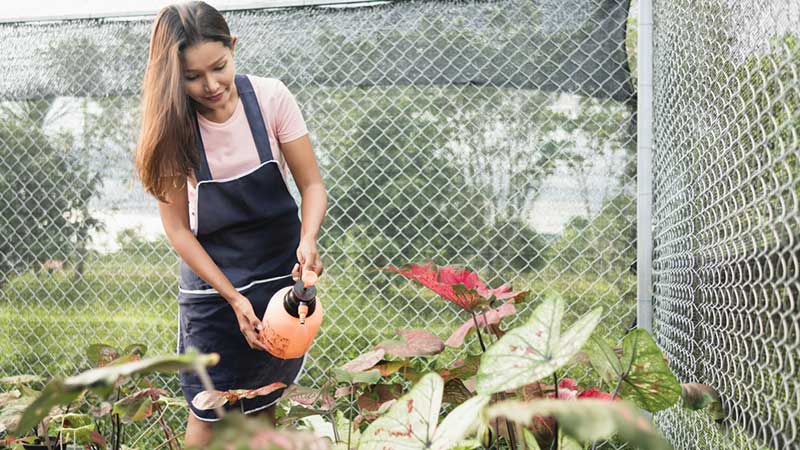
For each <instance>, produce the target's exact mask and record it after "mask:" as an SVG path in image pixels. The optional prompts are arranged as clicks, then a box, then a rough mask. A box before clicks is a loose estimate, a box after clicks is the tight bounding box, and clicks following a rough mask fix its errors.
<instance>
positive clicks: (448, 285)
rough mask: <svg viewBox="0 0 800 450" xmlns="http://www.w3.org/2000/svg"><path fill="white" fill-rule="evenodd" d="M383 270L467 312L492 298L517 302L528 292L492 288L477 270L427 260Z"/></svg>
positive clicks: (480, 307) (489, 302) (488, 303)
mask: <svg viewBox="0 0 800 450" xmlns="http://www.w3.org/2000/svg"><path fill="white" fill-rule="evenodd" d="M385 270H388V271H391V272H396V273H399V274H400V275H403V276H404V277H406V278H410V279H412V280H414V281H417V282H419V283H420V284H422V285H423V286H425V287H427V288H429V289H431V290H432V291H433V292H435V293H437V294H439V295H440V296H441V297H442V298H444V299H445V300H447V301H449V302H451V303H453V304H454V305H456V306H458V307H459V308H461V309H464V310H465V311H469V312H478V311H480V310H481V309H483V308H486V307H489V306H491V303H492V301H494V300H512V301H517V302H519V301H522V300H523V299H524V298H525V296H526V295H527V292H523V291H512V290H511V287H510V286H508V285H505V284H504V285H502V286H500V287H498V288H495V289H492V288H490V287H489V286H487V285H486V283H484V282H483V281H481V279H480V277H479V276H478V274H477V273H476V272H473V271H471V270H469V269H465V268H459V267H453V266H444V267H436V265H434V264H433V262H430V261H429V262H427V263H424V264H411V265H408V266H404V267H394V266H389V267H386V269H385Z"/></svg>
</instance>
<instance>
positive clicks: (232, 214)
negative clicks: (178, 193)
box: [178, 75, 305, 420]
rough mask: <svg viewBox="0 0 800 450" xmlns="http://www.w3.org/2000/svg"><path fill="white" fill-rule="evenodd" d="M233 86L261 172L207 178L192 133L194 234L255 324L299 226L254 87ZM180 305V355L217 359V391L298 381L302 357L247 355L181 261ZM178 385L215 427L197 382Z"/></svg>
mask: <svg viewBox="0 0 800 450" xmlns="http://www.w3.org/2000/svg"><path fill="white" fill-rule="evenodd" d="M235 83H236V89H237V90H238V92H239V98H240V100H241V102H242V104H243V106H244V111H245V114H246V115H247V122H248V123H249V125H250V131H251V132H252V134H253V140H254V142H255V144H256V149H257V150H258V157H259V160H260V165H259V166H258V167H257V168H255V169H253V170H251V171H249V172H246V173H244V174H241V175H238V176H236V177H232V178H227V179H214V178H212V174H211V171H210V169H209V166H208V160H207V158H206V153H205V148H204V146H203V141H202V138H201V137H200V129H199V126H198V128H197V147H198V151H199V152H200V167H199V170H198V171H197V173H196V176H197V201H196V205H197V211H196V219H197V226H196V229H195V230H194V232H195V235H196V236H197V240H198V241H199V242H200V244H201V245H202V246H203V248H204V249H205V250H206V252H208V254H209V255H210V256H211V259H213V260H214V262H215V263H216V264H217V265H218V266H219V268H220V269H221V270H222V272H223V273H224V274H225V275H226V276H227V277H228V279H229V280H230V281H231V283H232V284H233V285H234V286H235V287H236V289H237V290H238V291H240V292H241V293H242V294H244V296H245V297H247V298H248V299H249V300H250V303H251V304H252V305H253V311H254V312H255V315H256V317H258V318H261V317H263V316H264V311H265V310H266V308H267V303H268V301H269V299H270V298H271V297H272V295H273V294H274V293H275V292H276V291H277V290H279V289H281V288H282V287H285V286H289V285H291V284H293V280H292V277H291V272H292V268H293V267H294V265H295V263H296V262H297V253H296V251H297V246H298V245H299V243H300V219H299V217H298V209H297V203H296V202H295V200H294V198H293V197H292V196H291V194H290V193H289V190H288V189H287V187H286V183H285V182H284V180H283V177H282V176H281V172H280V169H279V168H278V163H277V161H275V159H274V158H273V156H272V149H271V148H270V144H269V137H268V134H267V129H266V127H265V126H264V119H263V116H262V115H261V109H260V108H259V105H258V99H257V98H256V95H255V92H254V91H253V86H252V85H251V83H250V80H249V79H248V78H247V77H246V76H244V75H236V78H235ZM178 304H179V311H180V316H179V331H178V353H183V352H184V351H185V349H187V348H189V347H195V348H197V349H198V350H199V351H201V352H203V353H210V352H216V353H219V354H220V361H219V364H217V365H216V366H214V367H209V368H208V373H209V375H210V377H211V380H212V381H213V382H214V387H215V389H217V390H220V391H225V390H229V389H254V388H259V387H261V386H265V385H268V384H270V383H273V382H276V381H281V382H284V383H286V385H287V386H288V385H290V384H291V383H293V382H294V381H295V380H296V378H297V377H298V376H299V374H300V371H301V370H302V366H303V363H304V361H305V357H301V358H296V359H290V360H283V359H280V358H276V357H273V356H272V355H270V354H269V353H266V352H264V351H262V350H253V349H251V348H250V346H249V345H248V343H247V341H246V339H245V338H244V335H243V334H242V332H241V331H240V330H239V322H238V321H237V320H236V314H234V312H233V309H232V308H231V307H230V305H229V304H228V302H227V301H226V300H225V299H224V298H222V296H220V295H219V293H218V292H217V291H215V290H214V289H213V288H211V286H210V285H209V284H208V283H206V282H205V281H204V280H203V279H201V278H200V277H199V276H197V274H195V273H194V272H193V271H192V270H191V269H190V268H189V266H188V265H187V264H186V263H185V262H184V261H181V264H180V289H179V293H178ZM180 381H181V389H182V390H183V394H184V397H185V398H186V400H187V401H188V402H189V405H190V408H191V409H192V412H193V413H194V414H195V415H196V416H197V417H198V418H200V419H203V420H216V419H217V417H216V414H215V413H214V410H198V409H196V408H195V407H194V406H192V405H191V401H192V399H193V398H194V396H195V395H197V393H199V392H201V391H203V386H202V384H201V382H200V379H199V378H198V377H197V375H195V374H193V373H181V374H180ZM282 393H283V390H279V391H276V392H274V393H272V394H270V395H268V396H263V397H256V398H254V399H245V400H240V402H243V403H241V404H236V405H226V408H228V409H237V410H243V411H245V412H252V411H257V410H260V409H264V408H266V407H267V406H269V405H271V404H272V403H274V402H275V401H276V400H277V399H278V397H280V395H281V394H282Z"/></svg>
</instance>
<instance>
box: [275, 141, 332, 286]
mask: <svg viewBox="0 0 800 450" xmlns="http://www.w3.org/2000/svg"><path fill="white" fill-rule="evenodd" d="M281 152H282V153H283V155H284V157H285V158H286V163H287V164H288V165H289V169H290V170H291V171H292V177H293V178H294V181H295V183H296V184H297V189H298V190H299V191H300V196H301V197H302V201H301V204H300V208H301V210H300V216H301V222H302V229H301V230H300V245H299V246H298V248H297V260H298V261H299V262H300V264H302V268H303V269H305V270H313V271H314V272H316V273H317V275H321V274H322V270H323V267H322V260H321V259H320V257H319V253H318V252H317V235H318V234H319V228H320V226H321V225H322V220H323V219H324V218H325V211H326V209H327V207H328V196H327V194H326V192H325V186H324V185H323V184H322V175H320V172H319V167H318V166H317V160H316V158H315V157H314V151H313V149H312V148H311V139H309V136H308V135H307V134H306V135H305V136H302V137H299V138H297V139H294V140H292V141H289V142H282V143H281ZM292 273H293V275H294V278H295V279H298V278H299V277H300V265H296V266H295V269H294V270H293V271H292Z"/></svg>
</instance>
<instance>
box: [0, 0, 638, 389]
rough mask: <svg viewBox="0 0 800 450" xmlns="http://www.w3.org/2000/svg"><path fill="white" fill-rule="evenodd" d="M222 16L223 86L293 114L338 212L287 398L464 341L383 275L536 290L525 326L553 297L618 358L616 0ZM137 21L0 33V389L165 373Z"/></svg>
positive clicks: (627, 129) (522, 0)
mask: <svg viewBox="0 0 800 450" xmlns="http://www.w3.org/2000/svg"><path fill="white" fill-rule="evenodd" d="M226 18H227V19H228V20H229V24H230V27H231V30H232V32H233V33H234V34H236V35H237V36H238V37H239V43H238V44H237V51H236V55H235V61H236V64H237V71H238V72H239V73H249V74H255V75H260V76H266V77H274V78H279V79H281V80H282V81H284V82H285V83H286V84H287V86H288V87H289V89H290V90H291V91H292V92H293V93H294V95H295V96H296V98H297V101H298V103H299V105H300V107H301V110H302V111H303V114H304V117H305V119H306V121H307V124H308V127H309V129H310V130H311V138H312V142H313V145H314V149H315V153H316V155H317V157H318V159H319V161H320V165H321V169H322V171H323V178H324V180H325V184H326V187H327V190H328V195H329V210H328V216H327V218H326V221H325V224H324V226H323V229H322V231H321V233H320V242H319V246H320V251H321V254H322V255H323V261H324V263H325V265H326V272H325V276H323V277H322V279H321V280H320V288H319V292H320V293H321V298H322V301H323V302H325V305H326V319H325V323H324V325H323V329H322V331H321V335H320V336H319V337H318V339H317V341H316V343H315V345H314V347H313V349H312V351H311V355H310V358H309V363H308V364H307V371H306V372H305V375H304V376H303V378H302V379H301V383H303V384H307V385H313V384H317V383H318V382H320V381H321V379H322V378H321V377H322V374H323V372H324V371H325V370H326V369H328V368H330V367H332V366H334V365H340V364H342V363H343V362H345V361H346V360H348V359H349V358H352V357H354V356H356V355H357V354H360V353H361V352H363V351H365V350H367V349H369V348H370V346H372V345H374V344H376V343H377V342H379V341H381V340H385V339H387V338H391V337H392V336H393V334H394V329H396V328H407V327H415V328H426V329H428V330H431V331H433V332H435V333H437V334H439V335H440V336H442V337H443V338H446V337H447V336H448V335H449V333H450V332H452V331H453V330H454V329H455V328H456V327H457V326H458V325H459V324H460V323H463V322H464V321H466V320H467V319H468V317H465V316H459V314H458V312H457V311H456V310H455V309H454V308H451V307H450V305H446V304H445V303H443V302H442V301H440V300H437V299H435V298H434V297H432V296H431V295H428V293H427V292H425V291H424V290H423V289H422V288H418V287H416V286H413V285H411V284H409V283H408V282H405V281H403V280H399V279H398V278H397V277H393V276H391V275H390V274H388V273H386V272H383V271H381V270H379V269H380V268H381V267H384V266H386V265H403V264H407V263H420V262H424V261H427V260H433V261H435V262H436V263H437V264H441V265H444V264H455V265H460V266H468V267H470V268H473V269H474V270H477V271H479V273H480V274H481V276H482V277H483V278H484V279H485V280H487V281H488V282H489V283H490V284H491V285H493V286H496V285H499V284H501V283H503V282H510V283H513V285H514V287H515V288H517V289H529V290H531V291H532V292H533V294H534V295H533V298H534V301H533V302H532V303H534V304H535V301H536V298H538V297H539V296H540V295H544V294H545V293H547V292H549V291H555V292H558V293H560V294H561V295H563V296H564V297H565V298H566V299H567V300H568V302H569V303H570V306H571V307H570V310H569V314H570V315H571V317H573V318H574V317H577V316H578V315H580V314H583V313H584V312H586V311H587V310H589V309H590V308H592V307H595V306H597V305H601V306H603V307H604V311H605V315H606V318H605V320H604V321H603V325H602V332H603V333H604V334H605V335H606V336H607V337H609V339H614V340H616V339H618V338H619V337H621V336H622V335H623V333H624V332H625V331H626V330H627V329H628V328H629V327H630V326H631V324H632V322H633V321H634V319H635V291H636V284H635V274H634V273H633V272H632V270H631V267H632V265H633V264H634V262H635V261H634V259H635V254H636V250H635V124H634V123H633V111H635V95H634V92H633V87H632V86H633V84H634V83H633V82H632V80H631V75H630V71H629V69H628V67H629V60H628V59H629V52H628V51H626V37H629V36H630V33H628V31H629V30H628V29H627V28H628V27H627V25H628V22H629V16H628V4H627V1H622V0H603V1H596V0H569V1H552V0H546V1H533V0H530V1H528V0H517V1H511V0H509V1H472V2H449V1H443V2H440V1H410V2H396V3H392V2H388V3H387V2H382V3H380V4H367V5H361V6H359V7H346V8H342V7H337V8H323V7H311V8H308V7H306V8H284V9H260V10H247V11H231V12H227V13H226ZM151 21H152V17H148V18H137V17H126V18H116V19H115V18H107V19H94V20H69V21H57V22H33V23H11V24H2V25H0V42H2V44H0V45H2V50H3V51H2V52H0V58H2V60H3V64H0V73H2V76H0V114H2V120H0V196H2V203H0V210H2V214H1V215H0V324H1V325H2V330H3V332H2V337H0V354H1V355H2V357H1V358H0V376H8V375H17V374H23V373H35V374H40V375H44V376H50V375H56V374H71V373H74V372H76V371H78V370H82V369H85V368H87V365H88V363H87V361H86V360H85V358H84V357H83V351H84V349H85V348H86V347H87V346H88V345H89V344H92V343H99V342H103V343H108V344H111V345H115V346H117V347H120V348H122V347H124V346H125V345H127V344H131V343H136V342H141V343H145V344H147V345H148V347H149V350H148V353H149V354H151V355H152V354H164V353H170V352H173V351H174V348H175V339H176V331H177V304H176V295H177V283H178V279H177V268H178V266H177V262H178V259H177V255H176V254H175V253H174V251H173V250H172V249H171V248H170V246H169V244H168V243H167V241H166V240H165V238H164V236H163V233H162V232H161V225H160V221H159V218H158V215H157V210H156V204H155V201H154V200H153V199H151V198H148V197H147V196H146V195H145V194H144V193H143V192H142V190H141V188H140V186H139V184H138V182H137V181H136V180H135V178H134V176H133V167H132V163H131V153H132V150H133V147H134V145H135V142H136V138H137V134H138V120H139V114H140V110H139V96H138V93H139V89H140V85H141V79H142V75H143V69H144V66H145V63H146V55H147V44H148V39H149V31H150V28H149V27H150V23H151ZM632 42H635V39H633V40H632ZM290 184H291V183H290ZM292 186H293V185H292ZM293 193H294V194H295V195H296V194H297V193H296V191H293ZM298 199H299V197H298ZM519 317H521V318H525V317H527V313H526V311H524V310H523V311H521V313H520V314H519ZM467 348H470V349H472V350H469V351H471V352H472V353H476V352H477V343H476V342H468V343H467ZM454 356H455V355H454ZM162 381H163V382H164V383H166V384H167V385H168V386H170V387H171V389H173V392H178V387H177V382H176V379H174V378H169V377H168V378H164V379H162Z"/></svg>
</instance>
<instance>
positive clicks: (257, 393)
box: [239, 381, 286, 398]
mask: <svg viewBox="0 0 800 450" xmlns="http://www.w3.org/2000/svg"><path fill="white" fill-rule="evenodd" d="M285 387H286V384H284V383H281V382H280V381H277V382H275V383H271V384H268V385H266V386H261V387H260V388H257V389H250V390H248V391H245V392H243V393H242V394H241V395H240V396H239V398H256V397H261V396H264V395H269V394H271V393H273V392H275V391H277V390H278V389H282V388H285Z"/></svg>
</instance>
